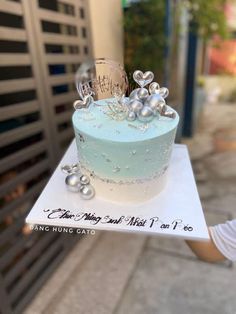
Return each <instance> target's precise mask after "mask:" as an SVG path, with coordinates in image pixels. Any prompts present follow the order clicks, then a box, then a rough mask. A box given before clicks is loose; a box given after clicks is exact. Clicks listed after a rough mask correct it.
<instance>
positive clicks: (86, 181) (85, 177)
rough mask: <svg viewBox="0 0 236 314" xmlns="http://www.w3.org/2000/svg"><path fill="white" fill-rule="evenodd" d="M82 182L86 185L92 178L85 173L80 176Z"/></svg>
mask: <svg viewBox="0 0 236 314" xmlns="http://www.w3.org/2000/svg"><path fill="white" fill-rule="evenodd" d="M79 180H80V183H81V184H82V185H85V184H89V183H90V179H89V177H88V176H86V175H85V174H83V175H82V176H81V177H80V179H79Z"/></svg>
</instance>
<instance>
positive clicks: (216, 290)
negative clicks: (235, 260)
mask: <svg viewBox="0 0 236 314" xmlns="http://www.w3.org/2000/svg"><path fill="white" fill-rule="evenodd" d="M235 276H236V272H235V271H234V269H233V268H223V267H219V266H216V265H213V264H207V263H203V262H196V261H194V260H184V259H179V258H176V257H170V256H168V255H166V254H163V253H161V252H157V251H156V250H152V249H150V248H147V249H146V250H145V252H144V253H143V255H142V258H141V260H140V262H139V264H138V266H137V268H136V270H135V272H134V274H133V276H132V278H131V280H130V282H129V284H128V285H127V287H126V290H125V291H124V293H123V298H122V299H121V301H120V304H119V305H118V306H117V309H116V311H115V314H127V313H129V314H143V313H145V314H185V313H186V314H187V313H191V314H202V313H204V314H235V308H236V298H235V291H236V280H235Z"/></svg>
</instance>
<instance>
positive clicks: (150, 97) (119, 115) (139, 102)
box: [74, 58, 176, 123]
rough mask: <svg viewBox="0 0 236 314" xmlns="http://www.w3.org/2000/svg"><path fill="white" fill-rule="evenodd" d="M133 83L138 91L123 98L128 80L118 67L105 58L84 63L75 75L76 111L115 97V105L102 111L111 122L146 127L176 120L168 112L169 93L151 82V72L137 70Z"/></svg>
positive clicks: (135, 90) (111, 104)
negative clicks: (133, 123)
mask: <svg viewBox="0 0 236 314" xmlns="http://www.w3.org/2000/svg"><path fill="white" fill-rule="evenodd" d="M133 79H134V81H135V82H136V83H137V84H138V85H139V87H138V88H136V89H134V90H133V91H132V92H131V93H130V94H129V96H128V97H125V94H126V91H127V88H128V79H127V75H126V72H125V71H124V69H123V68H122V67H121V65H120V64H119V63H117V62H115V61H112V60H108V59H104V58H102V59H95V60H94V61H88V62H86V63H83V64H82V65H81V66H80V68H79V69H78V71H77V72H76V79H75V82H76V88H77V91H78V93H79V95H80V98H81V100H76V101H75V102H74V108H75V110H80V109H82V108H88V107H89V106H90V104H91V103H92V102H93V101H94V99H103V98H105V99H107V98H111V97H114V98H115V102H111V101H107V110H106V111H105V113H106V114H107V115H108V116H109V117H110V118H112V119H114V120H118V121H121V120H125V119H126V120H128V121H135V120H138V121H140V122H143V123H147V122H150V121H152V120H153V119H159V117H160V116H164V117H167V118H172V119H174V118H175V116H176V114H175V111H174V110H171V109H168V107H167V105H166V101H165V98H166V97H167V96H168V95H169V90H168V89H167V88H166V87H160V85H159V84H158V83H157V82H153V79H154V74H153V72H151V71H147V72H144V73H143V72H142V71H140V70H136V71H134V73H133ZM147 85H149V86H148V88H147Z"/></svg>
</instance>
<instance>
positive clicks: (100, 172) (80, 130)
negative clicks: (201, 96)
mask: <svg viewBox="0 0 236 314" xmlns="http://www.w3.org/2000/svg"><path fill="white" fill-rule="evenodd" d="M136 72H141V71H136ZM141 73H142V72H141ZM146 73H147V72H146ZM146 73H144V75H145V74H146ZM134 77H135V73H134ZM145 85H146V84H145ZM145 85H144V86H145ZM140 86H141V88H137V89H135V90H134V91H133V92H132V93H131V94H130V96H129V97H124V96H123V97H122V96H118V97H117V95H116V97H114V98H109V99H102V100H98V101H93V99H92V98H91V96H88V97H87V98H86V99H84V100H83V101H77V103H76V102H75V104H74V107H75V108H76V109H78V110H76V111H75V112H74V114H73V119H72V121H73V126H74V131H75V136H76V143H77V148H78V153H79V160H80V167H81V171H82V172H83V173H84V174H86V175H87V176H89V178H90V182H91V184H92V185H93V187H94V189H95V191H96V196H97V197H100V198H104V199H109V200H111V201H115V202H143V201H146V200H148V199H150V198H152V197H154V196H156V195H157V194H158V193H159V192H160V191H161V190H162V189H163V188H164V185H165V182H166V179H167V169H168V165H169V161H170V156H171V151H172V147H173V143H174V139H175V134H176V129H177V126H178V122H179V116H178V114H177V112H176V111H174V110H173V109H172V108H170V107H169V106H167V105H166V103H165V100H164V97H165V96H167V94H168V90H167V89H166V88H161V89H160V88H159V85H158V84H157V83H152V84H150V85H149V91H148V90H147V89H146V88H144V86H143V84H140ZM78 102H79V104H78ZM81 103H82V104H84V106H83V105H81Z"/></svg>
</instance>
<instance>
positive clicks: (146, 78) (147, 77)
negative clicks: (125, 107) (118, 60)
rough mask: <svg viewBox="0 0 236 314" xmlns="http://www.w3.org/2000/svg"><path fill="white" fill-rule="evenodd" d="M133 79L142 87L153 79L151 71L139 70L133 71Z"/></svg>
mask: <svg viewBox="0 0 236 314" xmlns="http://www.w3.org/2000/svg"><path fill="white" fill-rule="evenodd" d="M133 79H134V80H135V82H136V83H138V85H139V86H140V87H144V86H146V85H148V84H149V83H151V82H152V80H153V79H154V74H153V73H152V72H151V71H147V72H144V73H143V72H142V71H140V70H136V71H134V73H133Z"/></svg>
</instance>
